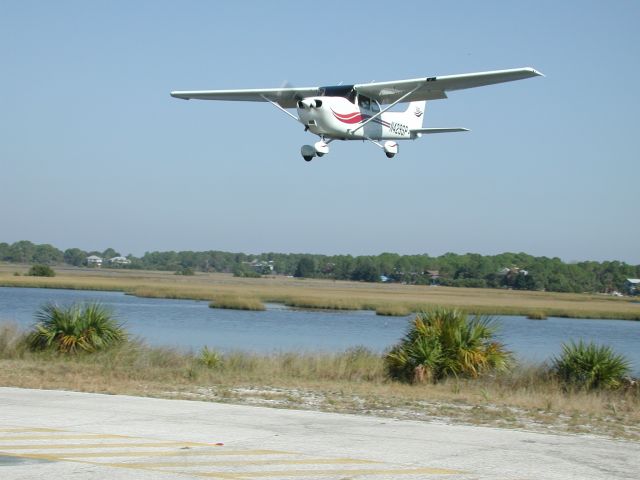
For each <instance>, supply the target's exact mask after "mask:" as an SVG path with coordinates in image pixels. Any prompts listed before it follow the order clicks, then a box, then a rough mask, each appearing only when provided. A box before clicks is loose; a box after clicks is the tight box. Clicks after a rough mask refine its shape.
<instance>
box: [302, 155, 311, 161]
mask: <svg viewBox="0 0 640 480" xmlns="http://www.w3.org/2000/svg"><path fill="white" fill-rule="evenodd" d="M302 158H304V161H305V162H310V161H311V159H312V158H313V157H311V156H309V155H303V157H302Z"/></svg>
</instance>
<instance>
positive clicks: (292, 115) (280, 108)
mask: <svg viewBox="0 0 640 480" xmlns="http://www.w3.org/2000/svg"><path fill="white" fill-rule="evenodd" d="M260 96H261V97H262V98H264V101H265V102H269V103H270V104H271V105H273V106H274V107H276V108H277V109H278V110H282V111H283V112H284V113H286V114H287V115H289V116H290V117H291V118H293V119H294V120H295V121H296V122H299V121H300V119H299V118H298V117H296V116H295V115H294V114H293V113H291V112H288V111H287V110H285V109H284V108H282V107H281V106H280V105H278V104H277V103H276V102H274V101H273V100H271V99H270V98H268V97H267V96H265V95H260Z"/></svg>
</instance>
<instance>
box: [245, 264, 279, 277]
mask: <svg viewBox="0 0 640 480" xmlns="http://www.w3.org/2000/svg"><path fill="white" fill-rule="evenodd" d="M243 263H244V264H246V265H248V266H249V267H250V268H252V269H253V270H254V271H256V272H257V273H261V274H262V275H268V274H269V273H271V272H273V260H269V261H268V262H267V261H264V260H263V261H259V260H253V261H251V262H243Z"/></svg>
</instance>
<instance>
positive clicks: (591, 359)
mask: <svg viewBox="0 0 640 480" xmlns="http://www.w3.org/2000/svg"><path fill="white" fill-rule="evenodd" d="M551 371H552V372H553V373H554V374H555V375H557V377H558V378H559V379H560V381H562V382H563V383H564V384H565V385H567V386H575V387H579V388H584V389H587V390H595V389H615V388H618V387H620V386H621V385H622V383H623V379H624V377H625V376H626V375H628V374H629V372H630V371H631V363H630V362H629V360H627V359H626V358H625V357H624V356H622V355H619V354H617V353H615V352H614V351H613V350H612V349H611V347H609V346H606V345H596V344H595V343H593V342H590V343H584V342H583V341H582V340H580V341H579V342H578V343H575V342H570V343H568V344H566V343H564V344H562V353H561V354H560V356H559V357H554V358H553V360H552V366H551Z"/></svg>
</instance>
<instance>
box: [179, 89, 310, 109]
mask: <svg viewBox="0 0 640 480" xmlns="http://www.w3.org/2000/svg"><path fill="white" fill-rule="evenodd" d="M318 95H322V93H321V89H320V87H305V88H263V89H259V88H255V89H240V90H194V91H176V92H171V96H172V97H175V98H182V99H184V100H189V99H192V98H193V99H197V100H227V101H240V102H267V101H269V100H270V101H272V102H275V103H277V104H278V105H280V106H281V107H282V108H294V107H295V106H296V102H297V101H298V100H301V99H303V98H305V97H315V96H318Z"/></svg>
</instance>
